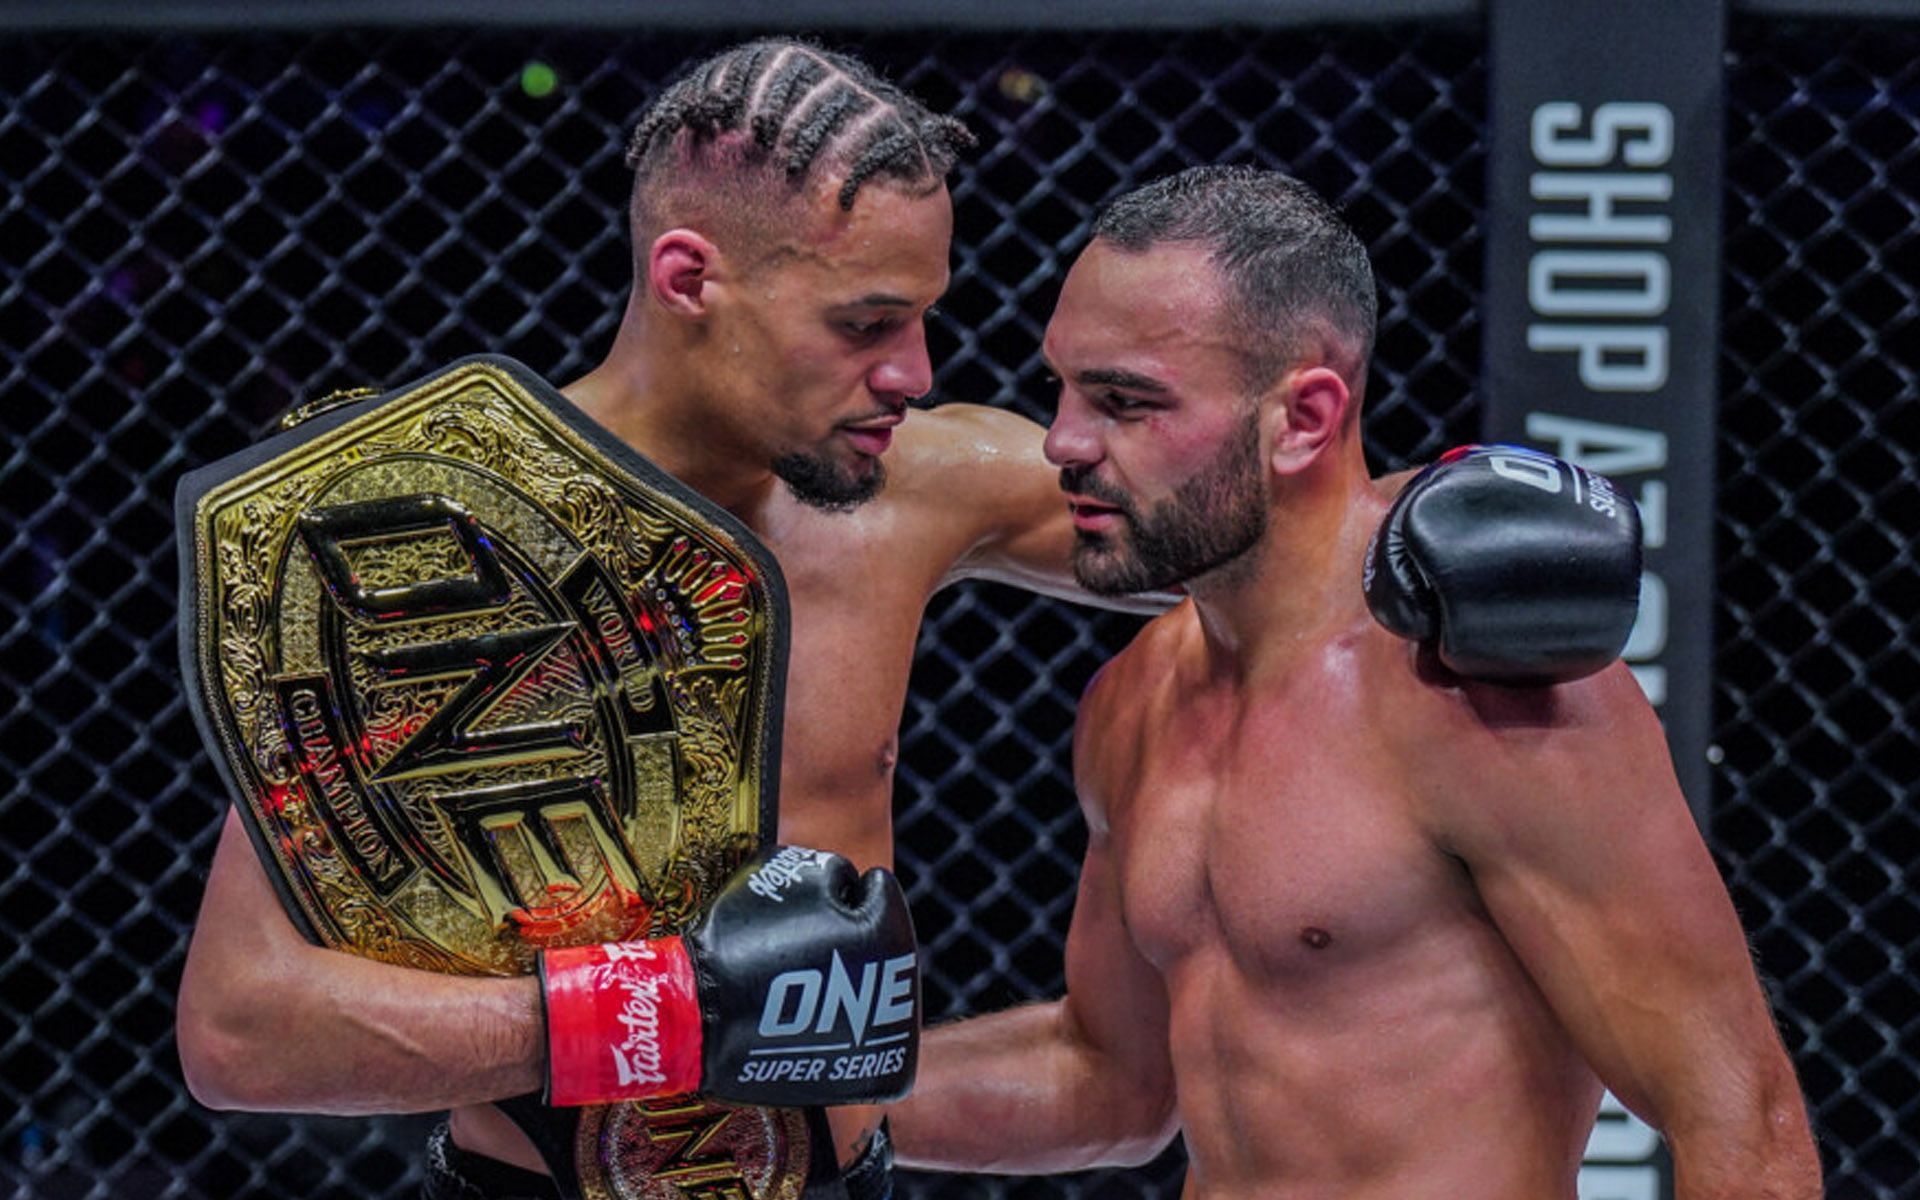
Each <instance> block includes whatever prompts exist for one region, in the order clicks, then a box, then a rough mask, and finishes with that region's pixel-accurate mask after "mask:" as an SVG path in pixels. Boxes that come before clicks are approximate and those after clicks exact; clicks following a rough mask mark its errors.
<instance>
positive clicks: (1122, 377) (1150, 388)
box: [1073, 367, 1173, 396]
mask: <svg viewBox="0 0 1920 1200" xmlns="http://www.w3.org/2000/svg"><path fill="white" fill-rule="evenodd" d="M1073 381H1074V382H1075V383H1078V384H1081V385H1083V386H1084V385H1087V384H1093V385H1095V386H1101V387H1118V388H1126V389H1127V390H1128V391H1130V392H1147V393H1150V394H1152V395H1156V396H1165V395H1170V394H1171V393H1172V392H1173V389H1172V388H1170V387H1168V386H1167V385H1166V384H1164V383H1162V382H1161V381H1159V380H1158V379H1155V378H1154V377H1153V376H1151V375H1142V374H1140V373H1139V372H1137V371H1128V370H1125V369H1124V368H1121V367H1090V368H1088V369H1087V370H1085V371H1077V372H1075V373H1074V376H1073Z"/></svg>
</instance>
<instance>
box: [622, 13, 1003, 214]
mask: <svg viewBox="0 0 1920 1200" xmlns="http://www.w3.org/2000/svg"><path fill="white" fill-rule="evenodd" d="M723 142H724V143H725V144H726V146H727V148H728V150H729V152H730V153H731V154H733V155H734V156H735V157H734V158H732V159H730V160H729V161H731V162H734V163H736V164H737V165H739V166H742V167H746V168H749V169H754V168H759V169H764V170H768V171H772V172H777V174H778V176H779V177H784V179H785V181H786V184H787V186H788V188H789V189H790V191H791V192H798V191H799V190H800V189H801V188H803V187H804V186H805V185H807V184H808V183H810V182H812V181H814V180H815V179H816V178H817V177H818V176H819V175H820V174H821V173H822V172H823V171H826V170H830V169H831V170H837V171H841V172H843V174H842V175H840V176H839V179H840V191H839V202H840V208H841V209H842V211H851V210H852V208H853V202H854V200H855V198H856V197H858V195H859V194H860V189H861V187H862V186H863V185H864V184H865V183H867V181H869V180H871V179H876V178H879V179H889V180H893V181H896V182H898V183H901V184H904V185H906V186H908V187H914V186H915V185H918V186H919V190H923V191H928V192H930V191H932V190H934V188H936V187H938V186H939V184H940V183H941V181H942V180H944V179H945V178H946V176H947V173H948V172H949V171H951V170H952V169H953V165H954V163H955V161H956V160H957V159H958V157H959V154H960V152H961V151H962V150H965V149H967V148H968V147H970V146H972V145H973V135H972V134H971V133H969V132H968V131H967V127H966V126H965V125H962V124H961V123H960V122H959V121H958V120H956V119H954V118H953V117H948V116H941V115H939V114H937V113H934V112H932V111H931V110H929V109H928V108H927V107H926V105H924V104H922V103H920V102H919V101H918V100H916V99H914V98H913V97H912V96H909V95H907V93H905V92H903V91H901V90H900V89H899V88H897V87H895V86H893V85H892V84H890V83H888V82H887V81H886V80H884V79H882V78H880V76H879V74H878V73H876V72H875V71H874V70H873V68H871V67H869V66H868V65H867V64H865V63H863V62H861V61H860V60H858V59H856V58H853V57H851V56H849V55H845V54H837V53H834V52H833V51H831V50H826V49H823V48H821V47H819V46H816V45H814V44H812V43H810V42H806V41H802V40H799V39H796V38H766V39H762V40H759V41H754V42H747V43H745V44H744V45H739V46H735V47H733V48H731V49H728V50H723V51H721V52H720V53H718V54H715V55H713V56H712V57H710V58H707V59H704V60H702V61H700V62H698V63H695V64H694V65H693V66H692V67H691V68H690V69H689V70H688V71H687V73H686V74H685V75H684V76H682V77H681V78H680V80H679V81H678V82H676V83H674V84H672V85H671V86H669V87H668V88H667V89H666V90H665V91H664V92H662V93H661V94H660V95H659V96H658V97H656V98H655V99H654V101H653V103H652V104H650V105H648V106H647V110H646V112H644V113H643V114H641V117H640V122H639V124H638V125H637V126H636V127H635V129H634V132H633V138H632V140H631V141H629V142H628V144H627V163H628V165H630V166H631V167H633V169H634V185H635V197H636V215H638V213H639V211H640V210H639V200H640V198H641V196H642V195H643V193H644V192H645V191H646V189H647V186H648V184H649V183H651V182H652V181H653V180H654V179H655V178H656V177H658V176H660V175H662V174H668V175H673V174H677V173H679V172H681V171H683V170H684V169H685V168H686V166H687V165H688V163H689V162H690V161H694V160H695V159H696V158H697V156H698V155H699V154H700V153H701V152H702V151H703V150H707V149H710V148H713V147H715V146H717V145H720V144H722V143H723Z"/></svg>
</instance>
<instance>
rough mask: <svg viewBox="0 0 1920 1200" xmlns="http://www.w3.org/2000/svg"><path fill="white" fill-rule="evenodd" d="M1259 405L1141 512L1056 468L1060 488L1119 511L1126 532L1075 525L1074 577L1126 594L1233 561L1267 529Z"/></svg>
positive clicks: (1104, 591)
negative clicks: (1194, 469)
mask: <svg viewBox="0 0 1920 1200" xmlns="http://www.w3.org/2000/svg"><path fill="white" fill-rule="evenodd" d="M1265 484H1266V481H1265V478H1264V473H1263V472H1262V471H1261V469H1260V428H1259V413H1258V410H1255V411H1252V412H1250V413H1249V414H1248V416H1247V420H1246V421H1245V422H1244V423H1243V424H1242V425H1241V426H1240V428H1238V429H1236V430H1235V431H1234V433H1233V434H1232V435H1231V436H1229V437H1228V439H1227V442H1226V444H1225V445H1224V446H1222V447H1221V448H1220V453H1219V454H1218V455H1216V456H1215V457H1214V459H1213V461H1212V462H1209V463H1208V464H1207V465H1205V466H1204V467H1202V468H1200V470H1199V471H1198V472H1196V473H1195V474H1193V475H1192V476H1190V477H1189V478H1188V479H1187V480H1186V481H1185V482H1183V483H1182V484H1181V485H1180V486H1179V487H1177V488H1175V489H1174V492H1173V495H1172V496H1170V497H1168V498H1167V499H1165V500H1162V501H1161V502H1160V503H1158V504H1156V505H1154V506H1153V507H1152V508H1150V509H1148V510H1147V511H1146V512H1145V513H1142V512H1141V511H1140V510H1139V508H1138V507H1137V506H1136V505H1135V504H1134V503H1133V499H1132V498H1131V497H1130V496H1127V495H1126V494H1124V493H1122V492H1120V491H1119V490H1118V489H1116V488H1112V487H1109V486H1108V485H1106V484H1103V483H1101V482H1100V481H1099V480H1098V479H1095V478H1094V477H1093V476H1092V475H1091V474H1090V473H1088V472H1087V471H1086V469H1084V468H1074V467H1069V468H1068V469H1066V470H1064V471H1062V472H1060V487H1061V488H1062V490H1064V491H1070V492H1076V493H1078V494H1080V495H1083V496H1086V497H1088V498H1089V499H1092V500H1098V501H1099V502H1100V503H1102V504H1111V505H1113V506H1114V507H1115V508H1116V509H1118V510H1119V511H1120V516H1121V518H1122V520H1123V522H1124V523H1125V527H1126V532H1125V533H1122V534H1109V533H1105V532H1101V531H1097V530H1087V529H1076V530H1074V546H1073V577H1074V578H1075V579H1076V580H1078V581H1079V583H1080V586H1081V587H1083V588H1085V589H1087V590H1088V591H1089V592H1092V593H1093V594H1094V595H1096V596H1127V595H1133V594H1135V593H1138V592H1151V591H1157V590H1159V589H1161V588H1166V587H1171V586H1173V585H1174V584H1177V583H1185V582H1187V581H1188V580H1190V579H1194V578H1197V577H1198V576H1201V575H1204V574H1206V573H1207V572H1209V571H1213V570H1217V569H1218V568H1220V567H1223V566H1225V565H1227V564H1228V563H1230V562H1233V561H1234V560H1235V559H1238V558H1239V557H1240V556H1241V555H1243V554H1245V553H1246V552H1247V551H1248V550H1250V549H1252V548H1253V546H1254V544H1255V543H1257V542H1258V541H1259V540H1260V539H1261V537H1263V536H1264V535H1265V534H1266V532H1267V494H1266V486H1265Z"/></svg>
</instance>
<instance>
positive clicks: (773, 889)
mask: <svg viewBox="0 0 1920 1200" xmlns="http://www.w3.org/2000/svg"><path fill="white" fill-rule="evenodd" d="M540 981H541V992H542V995H543V996H544V997H545V1000H546V1006H547V1046H548V1062H547V1081H548V1083H547V1094H548V1102H549V1103H552V1104H562V1105H565V1104H600V1103H608V1102H612V1101H615V1100H631V1099H640V1098H643V1097H647V1096H661V1095H678V1094H680V1093H684V1092H701V1093H703V1094H706V1095H709V1096H713V1097H716V1098H719V1099H722V1100H730V1101H735V1102H739V1103H748V1104H767V1105H775V1106H779V1107H798V1106H803V1105H815V1104H823V1105H839V1104H876V1103H885V1102H888V1101H892V1100H898V1099H900V1098H901V1097H903V1096H905V1095H906V1094H907V1091H908V1090H909V1089H910V1088H911V1087H912V1086H913V1074H914V1069H915V1067H916V1066H917V1065H918V1060H919V1047H920V968H919V960H918V956H917V951H916V944H915V941H914V935H913V918H912V916H911V915H910V914H909V912H908V910H907V900H906V896H905V895H904V894H903V893H902V892H901V890H900V884H899V881H897V880H896V879H894V877H893V875H892V873H890V872H888V871H885V870H882V869H880V868H877V867H876V868H874V869H873V870H870V871H868V872H867V873H866V874H865V875H864V876H861V875H857V874H856V873H855V871H854V868H853V864H852V863H850V862H848V861H847V860H846V859H844V858H842V857H840V856H839V855H837V854H828V853H825V852H823V851H819V850H804V849H801V848H799V847H795V846H784V847H778V848H776V849H775V850H773V851H768V852H763V853H762V854H761V855H760V856H759V857H758V858H756V859H755V860H754V861H753V862H751V863H749V864H748V865H747V866H745V867H743V868H741V869H740V871H738V872H737V873H736V874H735V875H734V876H733V878H732V879H730V880H729V881H728V882H727V884H726V886H725V887H723V888H722V889H721V890H720V893H719V895H718V896H716V897H715V898H714V901H713V904H712V906H711V907H709V908H708V909H707V911H706V913H705V915H704V916H702V917H701V919H700V920H699V922H698V923H696V924H695V925H694V927H693V928H692V929H690V930H688V931H687V932H686V933H685V934H684V935H682V936H680V937H667V938H656V939H653V940H651V941H644V942H611V943H607V944H604V945H599V946H581V947H575V948H570V949H564V950H549V951H547V952H546V953H544V954H543V955H541V963H540Z"/></svg>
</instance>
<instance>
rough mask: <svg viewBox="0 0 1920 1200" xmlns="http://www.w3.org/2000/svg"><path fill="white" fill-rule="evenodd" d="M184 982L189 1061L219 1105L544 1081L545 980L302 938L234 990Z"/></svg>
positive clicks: (464, 1100)
mask: <svg viewBox="0 0 1920 1200" xmlns="http://www.w3.org/2000/svg"><path fill="white" fill-rule="evenodd" d="M192 982H193V981H192V978H191V973H190V975H189V980H188V982H187V984H186V985H183V988H182V996H183V1001H184V1000H186V999H187V998H188V997H193V998H195V1000H196V1001H197V1002H196V1003H194V1004H193V1005H191V1006H190V1007H189V1006H188V1005H185V1004H183V1011H182V1015H181V1020H180V1051H181V1061H182V1063H183V1065H185V1067H186V1070H187V1078H188V1082H189V1083H190V1085H192V1088H193V1091H194V1094H195V1095H196V1096H198V1097H199V1098H200V1099H201V1101H202V1102H203V1103H206V1104H209V1105H211V1106H213V1107H217V1108H235V1109H247V1110H254V1111H272V1112H311V1113H329V1114H336V1115H350V1114H361V1113H393V1112H425V1111H432V1110H435V1109H441V1108H448V1107H452V1106H454V1105H459V1104H470V1103H476V1102H480V1101H487V1100H497V1099H501V1098H503V1097H506V1096H512V1095H517V1094H520V1093H523V1092H529V1091H533V1090H536V1089H538V1088H539V1087H540V1086H541V1085H542V1082H543V1076H544V1070H545V1061H546V1058H545V1054H546V1050H545V1042H544V1038H543V1036H542V1026H541V1021H540V999H539V985H538V983H537V982H536V981H535V980H533V979H532V978H524V979H469V978H459V977H455V976H447V975H436V974H432V973H429V972H425V971H413V970H408V969H406V968H402V967H394V966H387V965H384V964H381V963H375V962H371V961H368V960H365V959H359V958H354V957H352V956H349V955H346V954H342V953H338V952H336V951H330V950H321V949H316V948H312V947H304V946H303V947H299V948H297V949H296V950H294V951H293V952H292V953H288V954H285V955H284V956H282V959H281V962H279V963H278V964H276V967H275V969H273V970H271V971H260V972H257V973H255V972H248V973H245V974H241V975H238V976H234V975H229V976H228V978H227V979H226V980H225V981H224V984H223V985H222V986H223V990H224V991H225V992H226V994H225V995H221V996H210V995H208V994H207V993H206V992H205V991H198V992H196V989H195V988H194V987H193V986H192Z"/></svg>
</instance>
